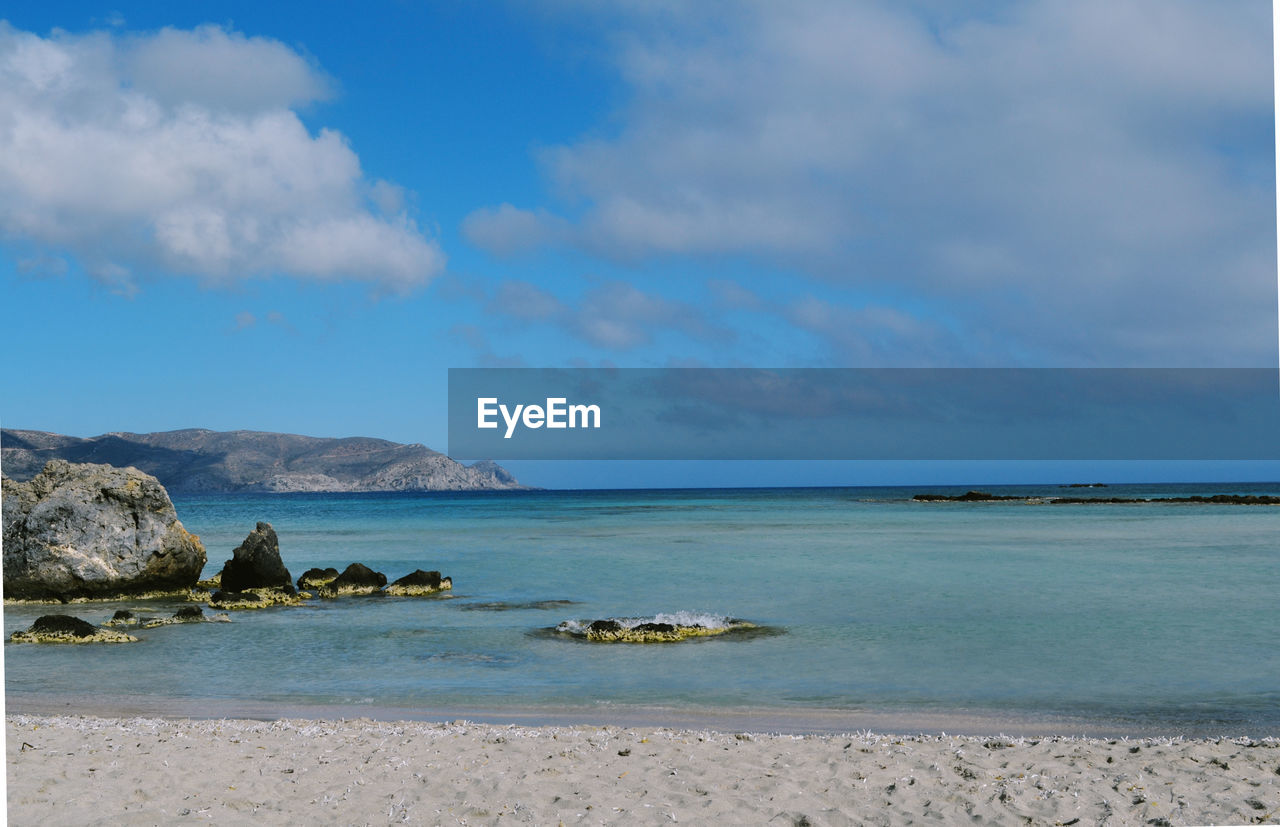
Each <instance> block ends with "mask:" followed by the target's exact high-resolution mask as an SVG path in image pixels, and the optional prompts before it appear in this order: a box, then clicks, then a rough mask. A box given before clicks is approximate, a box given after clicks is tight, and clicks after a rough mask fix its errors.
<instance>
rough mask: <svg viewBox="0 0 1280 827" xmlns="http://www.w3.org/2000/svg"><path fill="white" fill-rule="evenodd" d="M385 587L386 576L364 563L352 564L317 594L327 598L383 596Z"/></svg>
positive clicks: (319, 589) (318, 590) (317, 590)
mask: <svg viewBox="0 0 1280 827" xmlns="http://www.w3.org/2000/svg"><path fill="white" fill-rule="evenodd" d="M385 585H387V576H386V575H385V574H383V573H382V572H380V571H374V570H373V569H371V568H369V567H368V566H366V565H364V564H363V563H352V564H351V565H349V566H347V567H346V569H344V570H343V572H342V574H339V575H338V576H337V577H335V578H334V579H333V580H331V581H329V582H328V583H326V584H325V585H323V586H321V587H319V588H318V589H316V594H318V595H320V596H321V597H326V598H333V597H356V596H361V595H369V594H381V593H382V587H383V586H385Z"/></svg>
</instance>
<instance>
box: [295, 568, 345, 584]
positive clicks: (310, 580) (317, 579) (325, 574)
mask: <svg viewBox="0 0 1280 827" xmlns="http://www.w3.org/2000/svg"><path fill="white" fill-rule="evenodd" d="M337 579H338V570H337V569H335V568H332V567H331V568H327V569H307V570H306V571H305V572H303V573H302V576H301V577H299V578H298V588H299V589H318V588H320V587H321V586H327V585H329V584H330V583H332V582H333V581H334V580H337Z"/></svg>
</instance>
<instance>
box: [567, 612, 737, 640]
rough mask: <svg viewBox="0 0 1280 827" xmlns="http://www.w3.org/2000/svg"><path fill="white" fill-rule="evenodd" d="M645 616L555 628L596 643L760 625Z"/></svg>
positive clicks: (717, 632)
mask: <svg viewBox="0 0 1280 827" xmlns="http://www.w3.org/2000/svg"><path fill="white" fill-rule="evenodd" d="M661 617H668V616H663V615H659V617H658V618H654V619H652V620H646V619H643V618H604V619H603V620H589V621H584V620H566V621H565V622H564V623H561V624H560V625H559V626H557V627H556V628H555V631H556V632H557V633H559V634H562V635H569V636H572V637H576V638H581V639H583V640H589V641H592V642H594V643H675V642H677V641H681V640H688V639H689V638H701V637H710V636H713V635H724V634H728V633H730V632H746V631H750V630H754V629H758V628H760V627H758V626H756V624H754V623H750V622H748V621H745V620H738V619H737V618H708V619H707V620H706V621H705V622H683V623H682V622H675V623H672V622H669V621H668V620H662V619H659V618H661Z"/></svg>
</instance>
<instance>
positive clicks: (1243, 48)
mask: <svg viewBox="0 0 1280 827" xmlns="http://www.w3.org/2000/svg"><path fill="white" fill-rule="evenodd" d="M570 5H571V6H572V7H573V9H574V14H579V15H586V16H588V17H589V18H590V19H592V20H593V21H594V24H596V25H599V26H601V27H603V28H604V29H606V30H607V31H608V32H609V36H610V37H611V38H612V41H611V42H613V43H614V44H616V48H615V49H614V50H613V52H612V54H614V55H616V58H615V60H616V64H615V65H616V69H617V71H618V72H619V73H620V76H621V77H622V79H623V80H624V81H625V83H626V84H627V86H628V87H629V89H630V91H631V98H630V101H629V103H627V104H626V105H625V106H624V107H623V109H622V110H621V111H620V112H618V113H616V114H617V118H616V128H611V129H608V130H607V131H605V132H604V133H603V134H593V135H589V136H586V137H583V138H581V139H580V140H577V141H574V142H571V143H568V144H565V145H562V146H556V147H551V148H549V149H547V150H545V151H544V152H543V153H542V154H541V156H540V161H541V164H542V165H543V168H544V170H545V173H546V177H547V180H548V183H549V185H550V188H551V191H553V192H554V193H556V194H557V196H558V197H561V198H562V200H561V201H558V202H552V203H550V204H546V205H525V206H520V205H511V204H502V205H497V206H493V207H488V208H484V209H481V210H477V211H476V212H474V213H473V214H472V215H471V216H470V218H469V219H468V221H467V222H466V224H465V225H464V230H465V231H466V233H467V235H468V237H469V239H470V240H471V241H472V242H473V243H475V244H477V245H479V246H481V247H483V248H485V249H487V250H489V251H491V252H493V253H495V254H500V255H512V254H515V253H518V252H520V251H521V250H527V249H532V248H536V247H538V246H542V245H551V246H572V247H575V248H578V249H581V250H586V251H588V252H590V253H593V254H595V255H598V256H601V257H604V258H608V259H610V260H613V261H618V262H624V263H625V262H632V261H638V260H645V259H652V258H655V257H663V256H695V257H708V258H712V257H717V256H725V255H729V256H741V257H744V258H747V259H753V260H757V261H766V262H768V263H769V264H770V266H783V267H786V268H790V269H791V270H793V271H795V272H797V273H800V274H803V275H805V276H807V277H810V278H812V279H814V280H817V281H822V282H826V283H829V284H838V285H844V286H850V287H854V288H857V287H859V286H884V285H889V286H892V287H893V288H894V289H895V290H897V291H899V292H900V293H903V294H907V295H910V296H913V297H915V299H916V301H914V302H913V304H914V305H916V306H919V305H920V303H921V302H922V301H923V302H932V307H931V308H930V309H929V310H928V312H927V313H926V315H933V316H935V317H937V316H947V315H948V314H951V315H952V316H953V317H954V318H955V319H957V320H958V326H959V327H961V328H963V329H968V330H970V331H981V332H982V333H983V334H984V335H986V336H988V337H990V338H991V339H992V340H994V341H1003V342H1006V343H1007V344H1006V347H1007V349H1008V352H1009V354H1010V356H1011V358H1017V359H1023V360H1027V359H1029V360H1031V361H1036V360H1044V361H1046V362H1049V363H1058V364H1064V363H1077V362H1079V363H1086V364H1088V363H1094V364H1096V363H1099V362H1100V361H1101V362H1104V363H1105V362H1106V361H1108V360H1112V361H1115V362H1116V363H1128V364H1162V363H1163V364H1170V363H1182V364H1185V363H1203V361H1204V359H1209V360H1210V361H1213V360H1223V361H1225V362H1226V363H1230V362H1231V361H1233V360H1234V361H1237V362H1246V363H1248V362H1258V361H1260V359H1267V360H1270V361H1274V358H1275V342H1276V302H1275V281H1276V279H1275V239H1274V232H1275V218H1274V205H1275V201H1274V198H1275V194H1274V192H1275V191H1274V180H1275V177H1274V161H1273V157H1272V155H1273V149H1274V145H1273V144H1272V136H1271V122H1272V89H1271V52H1270V46H1271V44H1270V37H1269V34H1268V33H1269V32H1270V19H1269V9H1268V7H1267V6H1266V5H1265V4H1240V3H1233V4H1221V3H1203V2H1188V1H1187V0H1081V1H1080V2H1071V3H1062V2H1056V0H1043V1H1040V2H1028V3H1018V4H1004V3H988V4H979V5H973V4H970V5H966V6H965V8H964V9H956V8H954V7H952V6H949V5H947V4H941V5H939V4H930V3H923V2H921V3H877V2H858V3H850V2H845V0H805V1H804V2H797V3H786V4H778V3H772V2H765V0H760V2H741V3H719V2H708V3H705V4H703V3H699V4H687V5H683V6H681V5H676V6H672V5H669V4H630V5H625V6H623V7H613V8H612V10H611V11H609V12H601V11H598V10H596V11H594V12H593V11H592V7H590V6H587V7H585V8H584V7H582V6H580V5H574V4H570ZM593 15H594V16H593ZM797 315H798V318H799V319H801V320H802V324H803V326H804V327H806V328H807V329H811V330H812V329H819V328H822V327H826V326H828V325H829V321H828V320H826V319H816V320H815V317H814V314H813V313H812V312H810V313H807V314H805V313H799V314H797ZM882 315H883V314H882ZM904 325H905V321H904V320H894V325H893V326H894V327H897V328H901V329H903V330H905V329H906V327H905V326H904ZM855 355H856V354H855ZM859 361H860V360H859Z"/></svg>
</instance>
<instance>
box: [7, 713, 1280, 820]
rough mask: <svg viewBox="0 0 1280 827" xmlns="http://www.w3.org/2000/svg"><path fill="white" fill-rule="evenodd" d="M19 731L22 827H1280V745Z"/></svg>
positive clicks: (689, 733)
mask: <svg viewBox="0 0 1280 827" xmlns="http://www.w3.org/2000/svg"><path fill="white" fill-rule="evenodd" d="M5 725H6V735H7V751H6V759H7V761H8V783H9V801H8V806H9V816H10V818H12V819H14V820H15V821H17V822H21V823H34V822H37V821H41V820H50V821H54V822H57V823H119V822H120V821H127V822H129V823H136V822H144V821H145V822H160V823H170V822H172V821H175V820H185V819H187V818H192V819H197V820H208V821H212V822H213V823H223V822H227V821H237V820H245V819H247V818H250V817H252V818H253V820H254V821H255V823H269V824H285V823H290V822H291V821H292V822H293V823H296V821H297V819H299V818H306V819H308V820H309V821H313V822H317V823H370V824H371V823H383V822H386V823H401V822H408V823H433V824H435V823H472V822H479V823H495V822H497V821H517V822H522V823H538V824H544V823H551V824H554V823H557V822H563V823H566V824H573V823H583V824H597V823H610V824H612V823H618V824H623V823H644V824H670V823H679V822H686V823H689V822H692V823H766V822H767V823H776V824H851V823H858V824H862V823H871V824H900V823H909V822H911V821H914V820H919V819H924V820H939V821H941V822H942V823H954V822H957V821H961V820H963V821H972V820H974V819H975V818H981V819H982V820H987V821H994V822H995V823H1009V822H1020V823H1026V822H1028V821H1030V822H1033V823H1049V824H1052V823H1059V824H1071V823H1100V822H1107V823H1111V824H1183V823H1196V824H1222V823H1232V824H1244V823H1262V822H1265V821H1267V820H1270V821H1274V820H1276V819H1280V739H1276V738H1268V739H1262V740H1253V739H1247V738H1235V739H1226V738H1222V739H1182V738H1145V739H1110V740H1104V739H1094V738H1077V737H1037V738H1027V737H1011V736H989V737H976V736H961V735H945V736H941V735H913V736H899V735H884V734H875V733H871V732H859V733H856V734H823V735H786V734H757V733H748V732H721V731H714V730H707V729H676V728H652V727H623V726H586V725H578V726H539V727H528V726H515V725H507V726H495V725H489V724H479V723H473V722H470V721H453V722H448V723H427V722H417V721H410V722H404V721H397V722H386V721H373V720H369V719H367V718H361V719H355V720H337V721H334V720H310V719H282V720H274V721H252V720H235V719H221V720H178V719H164V718H154V717H135V718H101V717H87V716H57V717H49V716H32V715H25V714H19V713H14V712H13V711H12V710H10V711H9V712H8V714H7V715H6V720H5ZM1073 819H1077V820H1078V822H1077V821H1073Z"/></svg>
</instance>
